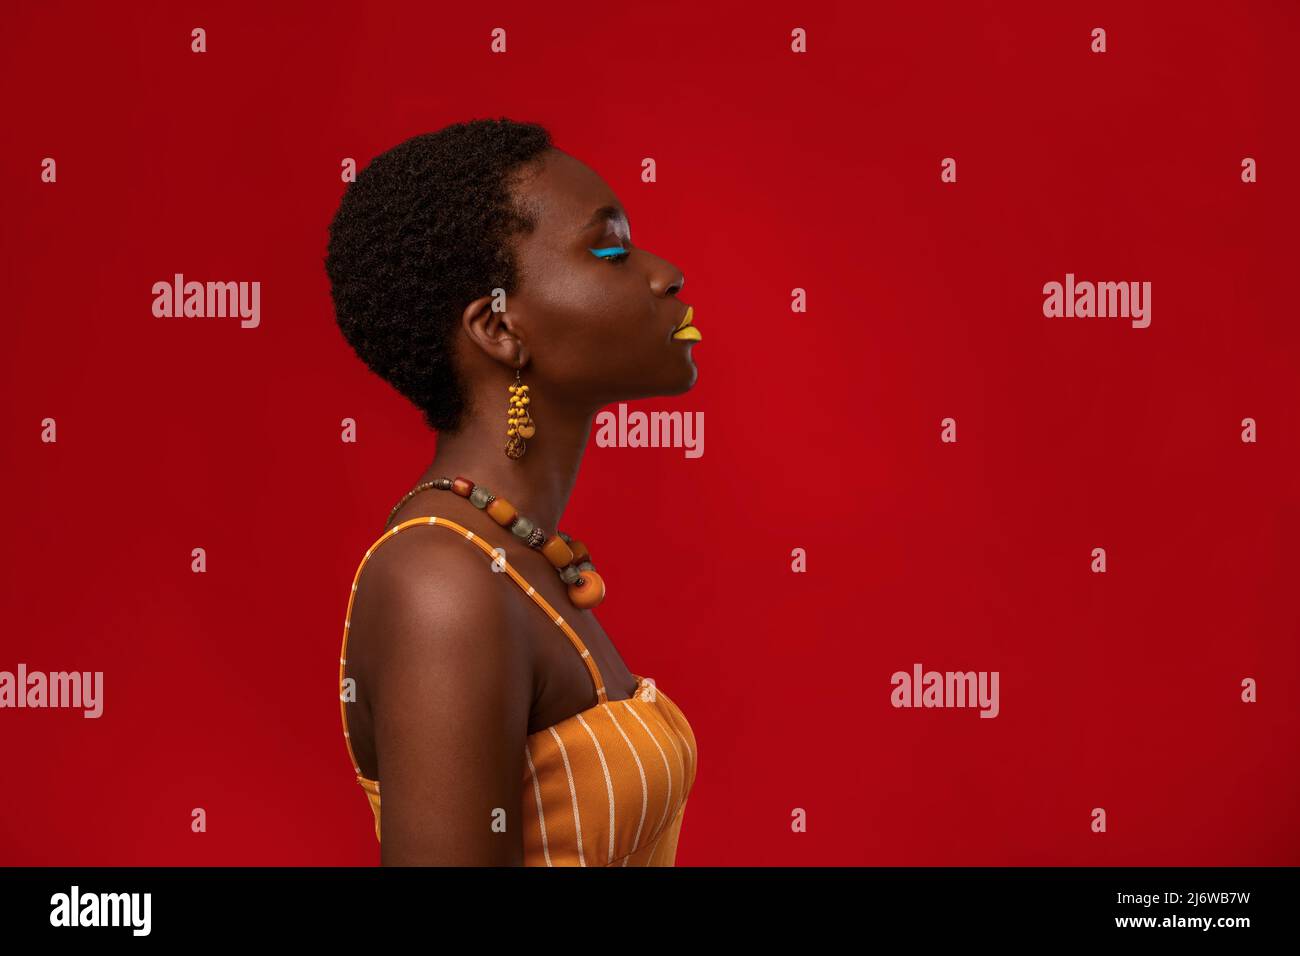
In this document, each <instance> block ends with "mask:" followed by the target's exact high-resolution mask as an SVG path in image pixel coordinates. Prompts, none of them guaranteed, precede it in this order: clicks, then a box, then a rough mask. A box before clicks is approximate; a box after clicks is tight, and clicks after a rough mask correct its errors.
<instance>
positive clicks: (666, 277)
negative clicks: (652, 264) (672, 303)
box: [650, 261, 686, 297]
mask: <svg viewBox="0 0 1300 956" xmlns="http://www.w3.org/2000/svg"><path fill="white" fill-rule="evenodd" d="M684 285H686V276H684V275H682V271H681V270H680V269H678V268H677V267H676V266H675V265H673V264H672V263H671V262H667V261H665V262H664V263H663V265H662V266H660V267H659V268H658V269H656V270H655V272H654V275H653V276H651V279H650V287H651V288H652V289H653V290H654V293H655V295H661V296H665V297H667V296H672V295H676V294H677V293H679V292H681V291H682V286H684Z"/></svg>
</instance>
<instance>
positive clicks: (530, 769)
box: [339, 517, 696, 866]
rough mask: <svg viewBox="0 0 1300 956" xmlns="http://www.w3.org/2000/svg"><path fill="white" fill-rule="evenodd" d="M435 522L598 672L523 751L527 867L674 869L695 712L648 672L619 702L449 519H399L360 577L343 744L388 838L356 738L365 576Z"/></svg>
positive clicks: (557, 619) (556, 617) (484, 548)
mask: <svg viewBox="0 0 1300 956" xmlns="http://www.w3.org/2000/svg"><path fill="white" fill-rule="evenodd" d="M428 525H432V526H435V527H438V528H443V529H445V530H446V531H449V532H451V533H453V534H456V535H459V536H460V537H461V538H463V539H464V540H465V541H466V542H467V543H469V544H472V545H477V547H478V548H479V550H480V551H481V552H482V553H483V555H484V556H485V557H486V558H487V559H488V566H487V567H486V568H485V572H486V573H489V574H490V573H493V572H492V570H491V563H492V562H498V563H499V566H501V568H502V570H504V571H505V572H506V573H507V574H509V575H510V577H511V579H512V580H513V581H514V582H515V583H516V584H518V585H519V587H520V588H521V589H522V590H523V591H524V593H525V594H527V595H528V596H529V597H531V598H532V599H533V602H534V603H535V604H536V605H537V606H538V607H539V608H540V609H541V610H542V611H543V612H544V613H545V614H546V616H547V617H548V618H550V620H551V621H553V622H554V623H555V625H556V626H557V627H559V628H560V630H562V631H563V632H564V634H565V636H566V637H568V639H569V641H570V642H571V643H572V644H573V646H574V648H575V649H576V650H577V651H578V653H579V655H580V656H581V657H582V659H583V661H584V662H585V663H586V665H587V670H588V672H589V673H590V674H591V679H592V682H593V685H594V686H595V688H596V705H595V706H594V707H591V708H588V709H587V710H584V711H581V712H579V713H576V714H574V715H573V716H571V717H568V718H566V719H564V720H562V721H560V722H559V723H558V724H554V725H553V726H551V727H547V728H546V729H544V730H539V731H537V733H535V734H530V735H529V736H528V738H527V739H526V741H525V742H524V752H523V753H522V754H521V755H520V771H521V772H522V774H523V780H524V788H523V816H522V819H523V821H524V865H525V866H673V865H674V863H675V862H676V858H677V839H678V835H679V834H680V832H681V827H682V816H683V814H684V813H685V811H686V800H687V798H688V797H689V796H690V793H691V787H692V785H693V784H694V783H695V761H696V747H695V735H694V734H693V733H692V732H691V726H690V724H689V723H688V722H687V720H686V716H685V714H683V713H682V711H681V710H680V709H679V708H678V707H677V705H676V704H674V703H673V702H672V701H671V700H670V699H669V698H668V695H667V694H665V693H664V692H663V691H662V690H660V689H659V687H658V686H657V685H656V684H655V683H654V681H653V680H651V679H649V678H645V677H641V676H638V675H635V674H634V675H633V676H634V677H636V682H637V687H636V692H635V693H634V694H633V695H632V697H630V698H629V699H627V700H609V698H608V695H607V694H606V693H605V682H604V680H603V679H602V678H601V676H600V669H599V668H598V667H597V666H596V662H595V660H594V659H593V658H592V656H591V654H590V653H589V652H588V651H587V648H586V646H585V645H584V644H583V643H582V639H581V638H580V637H578V635H577V633H576V632H575V631H574V630H573V628H572V627H570V626H569V624H568V622H566V621H565V620H564V618H563V617H562V616H561V615H560V614H558V613H557V612H556V610H555V608H553V607H552V606H551V605H550V603H549V602H548V601H547V600H546V599H545V598H543V597H542V596H541V594H539V593H538V592H537V591H536V590H535V589H534V588H533V586H532V585H530V584H529V583H528V582H527V581H525V580H524V578H523V577H522V576H521V575H520V574H519V572H518V571H516V570H515V569H514V567H513V566H511V565H510V564H509V563H508V562H507V561H506V560H505V558H504V556H503V555H501V554H499V553H498V552H496V551H494V550H493V549H492V546H491V545H489V544H488V543H487V542H486V541H484V540H483V539H482V538H480V537H479V536H477V535H475V534H474V533H473V532H472V531H470V530H468V529H467V528H465V527H463V526H462V525H459V524H457V523H456V522H454V521H449V520H447V519H446V518H441V517H421V518H412V519H410V520H409V521H403V522H402V523H401V524H398V525H395V526H394V527H392V528H390V529H389V530H388V531H385V532H384V534H383V535H382V536H381V537H380V538H379V540H377V541H376V542H375V543H374V544H373V545H371V546H370V549H369V550H368V551H367V552H366V554H365V557H364V558H362V559H361V564H360V565H359V566H358V567H357V573H356V575H355V576H354V577H353V579H352V594H351V596H350V597H349V598H348V612H347V618H346V619H345V621H344V623H343V649H342V652H341V653H340V655H339V707H340V710H341V711H342V716H343V740H344V743H345V744H346V745H347V750H348V759H349V760H350V761H351V763H352V770H353V773H355V774H356V782H357V783H358V784H360V785H361V787H362V789H364V790H365V792H366V796H367V797H368V798H369V801H370V807H371V809H372V810H373V811H374V816H375V838H376V839H382V838H381V836H380V825H379V821H380V803H379V781H378V780H371V779H369V778H367V777H365V776H363V775H362V773H361V768H360V767H359V766H358V765H357V761H356V756H355V755H354V754H353V752H352V741H351V739H350V738H349V736H348V714H347V703H346V701H345V700H344V693H343V690H344V684H343V681H344V677H345V669H346V667H347V656H348V631H349V629H350V627H351V623H352V604H353V601H354V600H355V599H356V593H357V583H358V582H359V581H360V580H361V572H362V570H364V568H365V566H366V562H367V561H368V560H369V559H370V556H371V555H372V554H374V552H375V550H376V549H377V548H379V546H380V545H382V544H383V543H384V542H385V541H387V540H389V539H390V538H392V537H394V536H395V535H398V534H401V533H403V532H404V531H406V530H408V529H410V528H415V527H421V526H428Z"/></svg>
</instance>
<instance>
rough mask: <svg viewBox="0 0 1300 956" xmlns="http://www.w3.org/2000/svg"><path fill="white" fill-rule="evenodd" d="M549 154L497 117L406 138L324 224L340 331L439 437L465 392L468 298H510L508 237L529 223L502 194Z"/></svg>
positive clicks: (527, 127) (462, 406) (459, 410)
mask: <svg viewBox="0 0 1300 956" xmlns="http://www.w3.org/2000/svg"><path fill="white" fill-rule="evenodd" d="M551 147H552V143H551V136H550V133H549V132H548V131H547V130H546V129H545V128H543V127H542V126H539V125H537V124H535V123H518V122H514V121H512V120H509V119H506V118H505V117H501V118H499V119H479V120H472V121H469V122H465V123H455V124H452V125H450V126H447V127H444V128H443V129H441V130H439V131H437V132H435V133H424V134H421V135H419V136H414V137H412V138H411V139H408V140H406V141H405V142H403V143H399V144H398V145H397V146H394V147H392V148H391V149H389V150H387V151H386V152H383V153H380V154H379V155H378V156H376V157H375V158H374V159H372V160H371V161H370V164H369V165H368V166H366V168H365V169H364V170H362V171H361V172H360V173H359V174H358V175H357V178H356V180H355V181H354V182H351V183H349V184H348V186H347V189H346V190H345V191H344V193H343V198H342V200H341V201H340V203H339V208H338V212H337V213H335V215H334V219H333V221H332V222H331V223H330V227H329V249H328V252H327V254H326V256H325V271H326V273H327V274H328V276H329V281H330V292H331V295H332V297H333V300H334V314H335V317H336V319H337V320H338V324H339V329H340V330H341V331H342V333H343V337H344V338H345V339H346V340H347V342H348V344H349V345H351V346H352V348H353V350H354V351H355V352H356V353H357V355H358V357H360V359H361V360H362V361H363V362H365V364H366V365H367V367H369V368H370V370H371V371H372V372H374V373H375V374H376V375H378V376H380V377H381V378H383V379H384V380H385V381H387V382H388V383H389V384H390V385H392V386H393V387H394V388H395V389H396V390H397V391H398V392H399V393H401V394H402V395H404V396H405V397H406V398H407V399H409V400H410V401H411V403H412V404H414V405H415V407H416V408H418V409H419V410H420V411H421V412H422V413H423V414H424V420H425V422H426V423H427V424H428V426H429V427H430V428H432V429H435V430H437V431H439V432H456V431H458V430H459V429H460V427H461V425H462V424H463V421H464V417H465V415H466V413H467V411H468V405H469V396H468V395H467V393H466V391H465V387H464V383H463V382H462V381H461V379H460V376H459V374H458V373H457V371H456V369H455V366H454V363H453V360H452V355H453V353H452V341H453V338H452V336H453V335H454V333H455V330H456V329H457V328H458V327H459V323H460V316H461V313H462V312H463V310H464V308H465V306H466V305H467V304H469V302H471V301H472V300H474V299H476V298H478V297H480V296H483V295H490V294H491V293H492V290H493V289H496V288H500V289H504V290H505V292H506V294H507V295H509V294H510V293H511V292H513V291H515V289H516V284H517V282H518V271H517V265H516V262H515V256H514V251H513V249H512V247H511V245H510V243H509V242H508V240H509V238H510V237H511V236H512V235H514V234H516V233H519V232H525V233H526V232H530V231H532V229H533V228H535V226H536V219H535V216H534V215H533V213H532V212H531V211H530V210H528V209H525V208H520V207H519V206H518V205H517V204H516V203H515V201H514V199H513V198H512V194H511V187H512V185H513V181H514V176H515V174H516V173H517V172H518V171H520V169H521V167H524V166H525V165H527V164H529V163H530V162H532V161H534V160H538V159H540V158H541V156H542V154H543V153H544V152H545V151H546V150H547V149H548V148H551Z"/></svg>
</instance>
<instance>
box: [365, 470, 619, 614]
mask: <svg viewBox="0 0 1300 956" xmlns="http://www.w3.org/2000/svg"><path fill="white" fill-rule="evenodd" d="M429 488H436V489H438V490H439V491H452V492H455V493H456V494H458V495H460V496H461V497H462V498H468V499H469V501H470V504H472V505H473V506H474V507H476V508H478V509H479V510H480V511H486V512H487V513H488V515H490V516H491V518H492V520H493V521H495V522H496V523H497V524H499V525H501V527H503V528H507V529H509V530H510V532H511V533H512V534H514V536H515V537H517V538H519V539H521V540H522V541H523V542H524V543H525V544H527V545H528V546H529V547H530V548H532V549H533V550H535V551H540V552H542V554H544V555H545V556H546V560H547V561H549V562H550V563H551V565H552V566H553V567H554V568H555V569H556V571H558V572H559V575H560V580H561V581H563V582H564V583H565V584H566V585H568V589H569V600H570V601H571V602H572V603H573V605H574V606H575V607H577V608H581V609H582V610H584V611H586V610H590V609H591V608H594V607H596V606H597V605H598V604H600V602H601V601H603V600H605V580H604V578H602V577H601V576H600V575H599V574H597V573H596V566H595V565H594V564H592V563H591V554H590V553H589V552H588V551H587V546H586V545H585V544H583V543H582V542H581V541H574V540H573V539H572V538H570V537H569V536H568V535H567V534H565V533H564V532H563V531H560V530H558V529H557V530H556V533H555V534H553V535H550V536H548V535H547V534H546V532H544V531H543V530H542V529H541V528H539V527H537V525H536V524H534V523H533V522H532V521H530V520H529V519H528V518H525V517H524V516H523V515H521V514H520V513H519V511H518V510H517V509H516V508H515V506H514V505H512V504H511V503H510V502H508V501H506V500H505V499H504V498H502V497H499V496H498V495H494V494H492V492H490V491H488V490H487V489H486V488H484V487H483V486H482V485H476V484H475V483H474V482H472V481H470V479H468V478H460V477H457V478H434V479H433V480H432V481H425V482H421V483H420V484H418V485H416V486H415V487H414V488H412V489H411V490H410V491H408V492H407V493H406V494H405V495H403V496H402V500H401V501H399V502H398V503H397V505H396V506H395V507H394V508H393V510H392V511H391V512H390V513H389V515H388V521H389V523H390V524H391V523H392V520H393V515H395V514H397V512H398V511H399V510H401V507H402V505H404V504H406V503H407V502H408V501H410V500H411V498H412V496H414V495H416V494H419V493H420V492H421V491H424V490H426V489H429Z"/></svg>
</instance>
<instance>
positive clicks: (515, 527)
mask: <svg viewBox="0 0 1300 956" xmlns="http://www.w3.org/2000/svg"><path fill="white" fill-rule="evenodd" d="M535 527H537V526H536V525H535V524H533V523H532V522H531V521H529V520H528V519H527V518H525V517H524V516H523V515H519V516H518V517H517V518H515V523H514V524H512V525H511V526H510V530H511V531H513V532H514V533H515V536H516V537H519V538H527V537H528V536H529V535H530V534H532V533H533V529H534V528H535Z"/></svg>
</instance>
